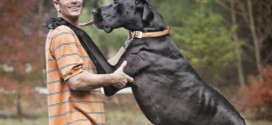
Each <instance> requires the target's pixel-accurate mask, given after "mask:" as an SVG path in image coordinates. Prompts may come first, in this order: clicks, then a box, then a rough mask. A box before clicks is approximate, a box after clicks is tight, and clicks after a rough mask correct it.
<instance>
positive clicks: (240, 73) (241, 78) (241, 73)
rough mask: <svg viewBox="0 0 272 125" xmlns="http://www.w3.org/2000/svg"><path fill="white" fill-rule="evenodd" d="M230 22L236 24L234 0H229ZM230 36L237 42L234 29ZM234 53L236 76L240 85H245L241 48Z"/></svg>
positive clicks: (237, 38)
mask: <svg viewBox="0 0 272 125" xmlns="http://www.w3.org/2000/svg"><path fill="white" fill-rule="evenodd" d="M230 2H231V8H230V9H231V23H232V26H234V25H237V19H236V14H235V7H234V6H235V4H234V2H235V1H234V0H231V1H230ZM232 38H233V40H234V42H239V37H238V34H237V32H236V31H235V32H234V33H233V34H232ZM235 51H236V54H237V64H236V66H237V72H238V77H239V83H240V86H241V87H245V77H244V71H243V65H242V50H241V47H239V48H236V50H235Z"/></svg>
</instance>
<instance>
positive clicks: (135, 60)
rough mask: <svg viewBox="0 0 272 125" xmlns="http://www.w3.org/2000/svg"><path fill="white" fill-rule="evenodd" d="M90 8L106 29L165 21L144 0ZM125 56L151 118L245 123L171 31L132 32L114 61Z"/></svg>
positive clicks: (187, 123)
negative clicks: (150, 35)
mask: <svg viewBox="0 0 272 125" xmlns="http://www.w3.org/2000/svg"><path fill="white" fill-rule="evenodd" d="M93 14H94V21H95V24H96V26H97V27H98V28H100V29H104V30H105V31H106V32H108V33H109V32H111V31H112V30H113V29H116V28H120V27H124V28H126V29H128V30H130V31H143V32H154V31H162V30H164V29H165V28H166V27H167V26H166V24H165V22H164V21H163V18H162V17H161V15H160V14H159V13H158V11H156V10H155V8H154V7H153V6H152V5H151V4H150V2H149V1H148V0H114V3H113V4H111V5H109V6H105V7H101V8H96V9H94V10H93ZM124 60H127V61H128V65H127V67H126V68H125V72H126V73H127V74H128V75H130V76H132V77H133V78H134V82H133V83H132V84H131V87H132V90H133V94H134V96H135V98H136V100H137V103H138V104H139V106H140V108H141V109H142V111H143V112H144V114H145V115H146V117H147V118H148V119H149V120H150V121H151V122H152V123H154V124H156V125H245V122H244V119H243V118H242V117H241V116H240V114H239V113H238V112H237V111H236V110H235V108H234V107H233V106H232V105H231V104H230V103H229V102H228V101H227V100H226V99H225V98H224V97H223V96H222V95H221V94H219V93H218V92H217V91H216V90H214V89H213V88H211V87H210V86H208V85H207V84H206V83H205V82H204V81H203V80H202V79H201V78H200V76H199V75H198V74H197V72H196V71H195V70H194V69H193V68H192V66H191V65H190V64H189V63H188V62H187V60H186V59H185V58H184V56H183V55H182V54H181V53H180V51H179V49H178V48H177V47H176V45H175V44H174V42H173V41H172V40H171V38H170V36H169V35H165V36H161V37H156V38H141V39H137V38H134V39H133V40H132V42H131V44H130V45H129V47H128V48H127V50H126V52H125V53H124V55H123V56H122V57H121V59H120V61H119V64H118V65H120V63H121V62H123V61H124ZM107 91H111V90H106V92H107ZM108 93H114V92H108Z"/></svg>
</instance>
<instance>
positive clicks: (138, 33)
mask: <svg viewBox="0 0 272 125" xmlns="http://www.w3.org/2000/svg"><path fill="white" fill-rule="evenodd" d="M169 33H170V28H169V27H167V28H166V29H165V30H163V31H158V32H145V33H144V32H142V31H133V32H131V33H130V35H131V37H132V38H144V37H159V36H164V35H167V34H169Z"/></svg>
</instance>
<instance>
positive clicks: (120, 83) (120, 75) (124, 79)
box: [112, 61, 133, 89]
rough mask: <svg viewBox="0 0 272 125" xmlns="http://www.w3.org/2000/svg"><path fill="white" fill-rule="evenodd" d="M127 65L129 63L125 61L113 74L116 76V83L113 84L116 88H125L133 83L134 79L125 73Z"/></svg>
mask: <svg viewBox="0 0 272 125" xmlns="http://www.w3.org/2000/svg"><path fill="white" fill-rule="evenodd" d="M126 65H127V61H124V62H123V63H122V65H121V66H120V67H119V68H118V69H117V70H115V71H114V73H112V75H114V81H115V82H114V83H113V84H112V85H113V86H114V87H116V88H119V89H120V88H123V87H125V86H126V84H127V83H128V82H133V78H132V77H130V76H128V75H127V74H125V73H124V68H125V67H126Z"/></svg>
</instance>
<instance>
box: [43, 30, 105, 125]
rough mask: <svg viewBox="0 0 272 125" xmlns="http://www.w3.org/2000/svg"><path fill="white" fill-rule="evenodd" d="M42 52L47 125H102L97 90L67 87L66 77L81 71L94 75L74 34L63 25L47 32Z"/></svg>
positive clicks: (98, 90) (91, 65)
mask: <svg viewBox="0 0 272 125" xmlns="http://www.w3.org/2000/svg"><path fill="white" fill-rule="evenodd" d="M45 51H46V72H47V88H48V113H49V125H104V124H105V112H104V103H103V97H104V96H103V95H102V93H101V91H100V89H95V90H90V91H79V90H77V91H75V90H71V89H70V88H69V86H68V85H67V80H68V79H69V78H71V77H73V76H75V75H76V74H78V73H81V72H82V71H88V72H90V73H96V69H95V66H94V64H93V62H92V61H91V59H90V58H89V56H88V55H87V53H86V51H85V50H84V48H83V47H82V46H81V44H80V41H79V39H78V38H77V36H76V35H75V33H74V32H73V31H72V30H71V29H70V28H69V27H67V26H64V25H61V26H58V27H57V28H56V29H53V30H50V31H49V33H48V35H47V38H46V48H45Z"/></svg>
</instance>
